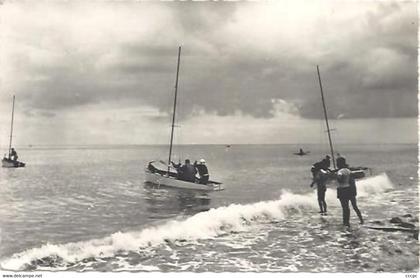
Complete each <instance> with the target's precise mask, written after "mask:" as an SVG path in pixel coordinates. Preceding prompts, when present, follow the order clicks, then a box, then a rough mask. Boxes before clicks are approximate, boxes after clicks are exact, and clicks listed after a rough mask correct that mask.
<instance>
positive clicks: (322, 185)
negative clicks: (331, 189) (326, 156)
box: [311, 169, 328, 214]
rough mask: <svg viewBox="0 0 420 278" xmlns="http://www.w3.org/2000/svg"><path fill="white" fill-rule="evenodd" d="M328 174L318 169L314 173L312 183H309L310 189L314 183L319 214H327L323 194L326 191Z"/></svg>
mask: <svg viewBox="0 0 420 278" xmlns="http://www.w3.org/2000/svg"><path fill="white" fill-rule="evenodd" d="M327 181H328V172H327V171H326V170H324V169H320V170H319V171H317V172H316V175H315V177H314V181H313V182H312V183H311V187H312V186H313V185H314V184H315V183H316V191H317V197H318V205H319V213H321V214H326V213H327V202H325V192H326V191H327Z"/></svg>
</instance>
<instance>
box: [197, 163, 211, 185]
mask: <svg viewBox="0 0 420 278" xmlns="http://www.w3.org/2000/svg"><path fill="white" fill-rule="evenodd" d="M194 167H195V168H196V169H197V171H198V175H199V183H201V184H207V182H208V181H209V178H210V176H209V170H208V169H207V166H206V161H205V160H204V159H200V163H199V164H198V163H197V161H195V162H194Z"/></svg>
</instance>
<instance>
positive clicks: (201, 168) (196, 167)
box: [171, 159, 210, 184]
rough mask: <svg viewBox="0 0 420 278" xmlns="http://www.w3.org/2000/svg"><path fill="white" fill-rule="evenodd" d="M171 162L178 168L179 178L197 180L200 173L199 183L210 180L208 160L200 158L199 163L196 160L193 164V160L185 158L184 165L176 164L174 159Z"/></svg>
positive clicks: (190, 180) (189, 180) (205, 182)
mask: <svg viewBox="0 0 420 278" xmlns="http://www.w3.org/2000/svg"><path fill="white" fill-rule="evenodd" d="M171 163H172V165H173V166H174V168H175V169H176V170H177V173H178V177H177V178H178V179H179V180H182V181H188V182H196V180H197V177H196V175H197V173H198V183H200V184H207V182H208V181H209V178H210V176H209V171H208V169H207V166H206V161H205V160H204V159H200V162H199V163H198V162H197V161H195V162H194V164H191V161H190V160H189V159H185V163H184V165H181V163H178V164H175V163H174V162H172V161H171Z"/></svg>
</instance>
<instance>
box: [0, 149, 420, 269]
mask: <svg viewBox="0 0 420 278" xmlns="http://www.w3.org/2000/svg"><path fill="white" fill-rule="evenodd" d="M299 147H301V146H297V145H295V144H290V145H287V144H284V145H182V146H175V148H174V160H175V161H176V162H178V161H180V160H181V161H182V160H184V159H186V158H189V159H190V160H192V161H194V160H199V159H201V158H204V159H205V160H206V162H207V166H208V168H209V171H210V177H211V179H212V180H216V181H220V182H222V183H223V185H224V188H225V189H224V190H223V191H218V192H208V193H206V192H201V191H195V190H180V189H174V188H168V187H164V186H153V185H150V184H147V183H145V182H144V180H145V175H144V170H145V167H146V165H147V162H148V161H150V160H167V156H168V147H167V146H32V147H27V148H19V149H18V152H19V158H20V159H21V160H22V161H24V162H26V164H27V166H26V167H25V168H19V169H6V168H0V240H1V241H0V268H1V269H2V270H13V271H76V272H85V271H100V272H112V271H130V272H171V273H173V272H258V273H259V272H280V273H292V272H309V273H312V272H316V273H319V272H340V273H341V272H344V273H346V272H351V273H354V272H356V273H357V272H377V273H379V272H418V270H419V245H418V239H417V238H416V237H415V235H414V234H413V233H411V232H407V231H384V230H376V229H372V228H370V227H373V226H376V227H378V226H380V227H390V226H392V227H395V224H392V223H391V219H392V218H394V217H399V218H400V219H402V220H403V221H404V222H407V223H412V224H413V225H415V226H416V227H417V229H418V212H419V195H418V146H417V145H416V144H395V145H394V144H383V145H381V144H376V145H337V146H336V150H337V151H339V152H340V154H341V155H343V156H345V157H346V159H347V162H348V163H349V164H350V165H351V166H366V167H369V168H370V170H371V174H370V175H369V176H368V177H366V178H365V179H362V180H358V181H357V191H358V195H357V202H358V206H359V208H360V210H361V211H362V214H363V216H364V218H365V224H364V225H361V224H359V221H358V218H357V216H356V214H355V213H354V211H351V219H350V223H351V227H350V228H346V227H344V226H343V225H342V211H341V207H340V204H339V201H338V200H337V198H336V189H335V186H334V184H331V185H329V187H328V189H327V194H326V201H327V204H328V214H327V215H321V214H319V208H318V203H317V195H316V190H315V189H314V188H311V187H310V186H309V185H310V183H311V181H312V178H311V172H310V168H311V165H312V164H313V163H315V162H317V161H319V160H321V159H322V158H323V157H324V156H325V155H326V154H328V149H327V148H325V146H321V145H315V144H314V145H305V146H304V149H305V150H308V151H310V153H309V154H308V155H305V156H297V155H294V154H293V153H294V152H297V151H298V149H299Z"/></svg>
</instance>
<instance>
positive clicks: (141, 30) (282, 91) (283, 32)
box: [0, 1, 417, 119]
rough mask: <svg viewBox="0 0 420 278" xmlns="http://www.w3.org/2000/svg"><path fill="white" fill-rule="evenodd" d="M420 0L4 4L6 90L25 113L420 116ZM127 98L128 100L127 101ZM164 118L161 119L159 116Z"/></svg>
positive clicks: (1, 72)
mask: <svg viewBox="0 0 420 278" xmlns="http://www.w3.org/2000/svg"><path fill="white" fill-rule="evenodd" d="M415 7H416V3H415V2H373V1H371V2H354V1H346V2H340V3H338V2H335V1H314V2H308V1H291V2H288V1H278V2H275V1H267V2H122V3H118V2H93V1H92V2H88V3H83V2H79V1H75V2H71V1H69V2H39V3H31V2H26V1H22V2H19V1H14V2H6V3H4V5H3V6H2V8H1V10H0V13H1V14H0V16H1V17H2V24H0V34H1V35H0V36H1V38H0V39H1V41H2V43H1V51H0V77H1V80H2V86H1V88H0V89H1V96H0V97H2V100H3V101H8V99H6V98H5V96H6V95H7V97H8V94H9V92H14V93H16V94H17V95H18V96H19V99H20V101H21V102H22V105H24V106H25V107H26V109H28V110H45V113H53V114H57V113H59V111H60V110H71V109H76V108H78V107H80V106H84V105H91V104H100V103H115V105H117V103H118V105H123V106H122V107H121V108H131V107H136V106H140V105H148V106H151V107H154V108H156V109H157V110H158V111H160V112H162V113H164V114H165V113H169V112H170V111H171V107H172V97H173V87H174V81H175V69H176V55H177V46H178V45H182V46H183V48H182V58H181V71H180V85H179V89H180V90H179V92H180V96H179V109H178V111H179V113H180V114H179V117H180V119H188V118H189V117H192V116H193V115H194V111H204V112H205V113H209V114H215V115H219V116H228V115H235V113H237V112H238V111H240V112H241V114H242V115H250V116H252V117H255V118H265V119H269V118H272V117H274V116H275V113H273V111H275V110H276V109H277V108H276V107H275V106H276V105H278V103H277V102H273V101H272V100H273V99H282V100H283V101H285V102H286V103H288V104H289V105H290V107H294V108H293V109H292V110H291V111H289V112H290V113H292V114H294V115H295V114H296V115H300V116H301V117H304V118H322V117H323V114H322V106H321V103H320V96H319V87H318V83H317V76H316V67H315V66H316V65H317V64H319V65H320V67H321V74H322V80H323V82H324V88H325V93H326V96H327V103H328V110H329V114H330V115H331V117H333V118H336V117H338V116H339V115H340V114H345V115H346V118H361V117H362V118H377V117H411V116H415V115H417V20H416V10H415ZM119 100H125V101H122V102H120V101H119ZM157 119H159V117H157Z"/></svg>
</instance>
